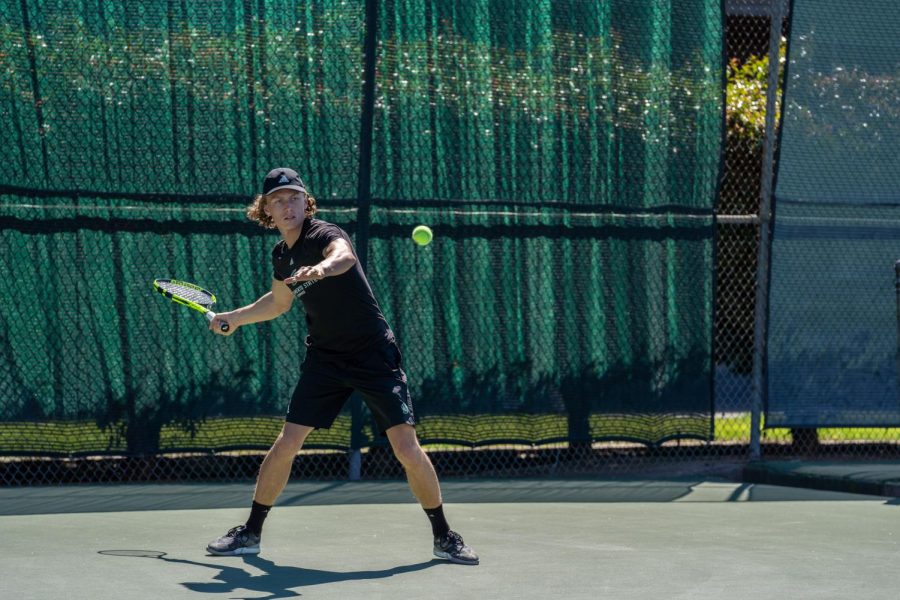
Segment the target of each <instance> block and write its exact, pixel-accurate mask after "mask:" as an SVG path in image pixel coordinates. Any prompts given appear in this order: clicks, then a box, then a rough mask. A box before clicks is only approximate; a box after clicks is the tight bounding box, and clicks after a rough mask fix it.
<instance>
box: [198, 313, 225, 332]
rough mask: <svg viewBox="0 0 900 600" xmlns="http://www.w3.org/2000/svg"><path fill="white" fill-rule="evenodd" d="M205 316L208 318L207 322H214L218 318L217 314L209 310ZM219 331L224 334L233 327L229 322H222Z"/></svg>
mask: <svg viewBox="0 0 900 600" xmlns="http://www.w3.org/2000/svg"><path fill="white" fill-rule="evenodd" d="M204 316H205V317H206V320H207V321H210V322H212V320H213V319H215V318H216V313H214V312H213V311H211V310H208V311H206V312H205V313H204ZM219 329H220V330H221V331H222V332H227V331H228V330H229V329H231V325H229V324H228V321H222V322H221V323H219Z"/></svg>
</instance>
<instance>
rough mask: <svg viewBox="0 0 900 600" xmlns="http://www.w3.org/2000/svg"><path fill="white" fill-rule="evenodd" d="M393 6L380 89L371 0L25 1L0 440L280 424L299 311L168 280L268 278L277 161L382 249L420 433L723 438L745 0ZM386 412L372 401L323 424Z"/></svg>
mask: <svg viewBox="0 0 900 600" xmlns="http://www.w3.org/2000/svg"><path fill="white" fill-rule="evenodd" d="M22 7H25V10H26V11H27V14H23V13H22ZM375 8H376V10H375V11H373V13H374V14H375V15H376V16H377V27H376V30H375V33H376V34H377V35H376V39H375V42H376V43H375V45H374V48H375V51H374V55H373V56H372V57H371V58H373V59H374V60H375V63H374V64H375V71H374V80H373V81H372V83H373V84H374V91H375V93H374V96H373V97H372V103H371V104H366V102H365V98H366V95H365V94H364V82H365V78H366V77H367V76H368V73H370V71H367V70H365V65H366V62H367V61H366V60H365V52H364V38H365V16H366V3H365V2H363V1H358V2H338V1H334V2H332V1H318V2H311V3H303V4H299V3H297V4H295V3H290V2H272V1H262V0H260V1H255V2H250V1H247V2H236V1H235V2H224V3H206V2H202V3H197V2H193V3H184V2H176V1H170V2H161V1H160V0H155V1H153V0H143V1H141V2H128V3H111V2H98V3H96V4H81V3H62V2H56V3H54V2H49V3H48V2H42V3H28V2H24V3H23V2H14V3H13V2H6V3H3V4H0V11H2V13H3V15H2V16H3V24H2V27H3V29H2V37H0V52H2V53H3V54H4V60H5V61H8V64H9V67H8V68H6V69H4V70H3V72H2V73H0V94H2V97H0V102H2V103H3V104H2V106H3V107H4V110H5V113H6V114H8V115H9V117H8V118H4V119H3V120H2V122H0V127H2V128H3V129H2V132H3V135H4V139H5V140H10V141H9V143H6V144H3V145H2V148H0V152H2V153H3V155H2V157H0V158H2V163H0V169H2V171H0V186H2V191H3V192H5V195H2V196H0V226H2V230H0V244H2V254H0V277H2V278H3V281H4V282H6V283H5V284H4V285H3V286H0V302H2V305H3V306H5V307H8V308H6V309H5V310H4V312H3V313H2V317H0V318H2V320H3V322H2V323H0V331H2V333H0V421H2V422H0V453H7V454H9V453H20V454H48V453H93V452H104V451H109V452H126V451H128V452H153V451H157V450H184V449H217V450H222V449H227V448H247V447H266V446H268V444H270V443H271V440H272V438H273V436H274V434H275V433H276V432H277V431H278V427H279V422H280V415H281V414H283V411H284V409H285V406H286V403H287V399H288V397H289V395H290V393H291V391H292V386H293V385H294V383H295V381H296V378H297V375H298V368H299V363H300V361H301V360H302V357H303V347H302V342H301V340H302V339H303V334H304V325H303V320H302V318H301V317H300V314H299V311H300V310H301V308H300V307H299V306H298V307H295V309H294V311H296V312H293V313H291V314H290V315H288V316H285V317H282V318H280V319H278V320H276V321H274V322H272V323H268V324H261V325H258V326H255V327H247V328H243V329H242V330H241V331H239V332H238V334H237V335H235V336H233V337H231V338H228V339H225V338H219V337H214V336H212V335H211V334H209V333H208V332H207V331H206V330H205V321H204V320H203V318H202V316H200V315H199V314H194V313H192V312H190V311H188V310H185V309H182V308H180V307H176V306H174V305H172V304H171V303H169V302H166V301H164V300H163V299H162V298H161V297H159V295H158V294H156V293H155V292H154V291H153V289H152V286H151V285H150V283H151V281H152V279H153V278H155V277H175V278H180V279H186V280H189V281H195V282H196V283H198V284H200V285H202V286H204V287H207V288H209V289H211V290H213V291H214V292H215V293H216V294H217V296H218V297H219V301H220V306H221V307H222V308H231V307H233V306H236V305H243V304H246V303H249V302H251V301H252V300H254V299H255V298H256V297H258V296H259V295H260V294H262V293H263V292H265V291H266V290H267V289H268V286H269V282H270V278H271V271H270V266H269V264H268V256H269V249H270V248H271V245H272V244H273V243H274V242H275V241H276V239H277V236H276V235H275V234H274V233H273V232H271V231H266V230H263V229H261V228H259V227H257V226H255V225H253V224H251V223H249V222H248V221H246V219H245V218H244V216H243V210H242V208H241V205H242V204H243V203H245V202H246V201H248V200H249V198H250V195H251V194H252V193H253V192H254V191H255V189H256V187H257V186H258V185H259V183H258V180H261V177H262V175H263V174H264V173H265V172H266V171H267V170H268V169H269V168H270V167H271V166H275V165H281V164H284V165H290V166H293V167H296V168H297V169H298V171H300V172H301V174H302V175H303V176H304V179H306V180H307V183H308V185H309V186H310V188H311V190H312V191H313V193H314V194H315V195H316V196H317V197H318V199H319V203H320V207H321V213H320V216H321V217H322V218H324V219H326V220H329V221H332V222H335V223H338V224H339V225H341V226H342V227H344V228H345V229H347V230H348V232H349V233H350V234H351V236H353V237H354V240H355V241H356V242H357V244H359V245H360V247H361V248H363V249H365V250H366V252H365V255H366V256H367V257H368V260H367V271H368V273H369V277H370V281H371V283H372V286H373V288H374V290H375V293H376V296H377V297H378V298H379V300H380V302H381V304H382V306H383V308H384V310H385V313H386V314H387V317H388V319H389V321H390V322H391V324H392V325H393V327H394V329H395V330H396V332H397V335H398V338H399V340H400V343H401V347H402V349H403V353H404V364H405V368H406V370H407V372H408V374H409V377H410V384H411V385H410V387H411V391H412V394H413V397H414V403H415V406H416V411H417V414H418V415H419V417H420V419H421V424H420V436H421V437H422V438H423V439H424V440H426V441H452V442H457V443H464V444H476V445H477V444H487V443H491V442H511V441H514V442H521V443H544V442H550V441H564V440H574V441H589V440H598V439H629V440H634V441H639V442H644V443H659V442H662V441H665V440H667V439H672V438H680V437H694V438H700V439H708V438H709V436H710V434H711V420H712V415H711V408H712V398H711V394H712V386H711V338H712V336H711V329H712V319H711V312H712V273H713V266H712V245H713V242H712V236H713V233H712V232H713V213H712V205H713V200H714V196H715V192H716V181H717V177H718V165H719V154H720V142H721V123H722V118H721V115H722V94H721V91H722V90H721V60H720V59H721V14H720V9H719V2H718V1H716V2H712V1H709V0H696V1H690V2H679V3H677V5H675V6H674V7H669V5H668V4H649V5H648V4H647V3H645V2H637V1H629V2H613V3H605V4H604V6H596V5H594V3H586V2H552V3H551V2H537V3H527V4H526V3H520V2H512V1H497V0H494V1H490V2H488V1H478V0H469V1H465V2H463V1H457V2H452V1H439V2H392V1H388V0H384V1H380V2H377V3H375ZM5 64H6V63H5ZM369 64H371V63H369ZM32 67H33V68H34V77H32V75H31V73H32ZM366 115H369V116H371V117H372V118H371V119H370V120H369V119H367V118H366ZM367 123H371V129H370V130H368V132H367V130H366V126H367V125H366V124H367ZM361 128H362V129H361ZM368 134H371V135H368ZM369 139H371V140H372V142H371V146H367V145H365V144H368V140H369ZM361 141H362V143H363V144H364V145H363V146H361V145H360V142H361ZM369 151H370V152H371V154H370V156H371V171H361V170H360V165H362V167H363V168H365V167H366V166H367V161H366V160H363V159H362V157H364V156H366V155H367V153H368V152H369ZM368 180H371V188H370V189H366V188H365V185H363V186H362V188H361V187H360V182H365V181H368ZM419 223H427V224H429V225H430V226H431V227H432V228H433V229H434V231H435V234H436V239H435V241H434V242H433V243H432V244H431V245H430V246H427V247H425V248H422V247H418V246H415V245H414V244H413V243H412V241H411V240H410V238H409V235H410V232H411V229H412V227H413V226H414V225H417V224H419ZM354 432H355V434H354ZM374 440H375V435H374V432H373V430H372V425H371V422H370V418H369V416H368V415H367V413H366V412H365V411H364V412H363V413H362V416H361V417H358V418H356V419H355V420H354V417H353V412H352V410H351V406H350V405H348V407H347V408H346V410H345V411H344V412H343V413H342V415H341V417H340V419H339V421H338V423H337V424H336V426H335V427H334V428H332V429H331V430H328V431H317V432H315V433H314V434H313V436H312V437H311V438H310V440H309V443H310V444H315V445H318V446H320V447H334V448H346V447H348V446H349V445H351V443H352V444H354V445H367V444H370V443H372V442H373V441H374Z"/></svg>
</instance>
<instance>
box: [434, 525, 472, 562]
mask: <svg viewBox="0 0 900 600" xmlns="http://www.w3.org/2000/svg"><path fill="white" fill-rule="evenodd" d="M434 555H435V556H437V557H438V558H446V559H447V560H449V561H451V562H455V563H458V564H461V565H477V564H478V555H477V554H475V551H474V550H472V549H471V548H469V547H468V546H466V543H465V542H464V541H463V539H462V536H461V535H459V534H458V533H456V532H455V531H448V532H447V533H445V534H444V535H442V536H440V537H436V538H434Z"/></svg>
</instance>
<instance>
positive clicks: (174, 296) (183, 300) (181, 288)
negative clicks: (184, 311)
mask: <svg viewBox="0 0 900 600" xmlns="http://www.w3.org/2000/svg"><path fill="white" fill-rule="evenodd" d="M153 288H154V289H155V290H156V291H157V292H159V293H160V294H162V295H163V296H165V297H166V298H168V299H169V300H171V301H172V302H175V303H176V304H180V305H182V306H187V307H188V308H192V309H194V310H196V311H198V312H201V313H203V316H204V317H206V320H207V321H209V322H210V323H212V322H213V321H214V320H215V319H216V313H214V312H213V311H211V310H210V309H211V308H212V307H213V305H214V304H215V303H216V296H215V294H213V293H212V292H210V291H209V290H205V289H203V288H202V287H200V286H198V285H194V284H193V283H188V282H186V281H178V280H176V279H155V280H154V281H153ZM219 329H220V330H221V331H222V333H228V332H229V331H230V330H231V326H230V325H229V324H228V322H227V321H224V320H222V319H219Z"/></svg>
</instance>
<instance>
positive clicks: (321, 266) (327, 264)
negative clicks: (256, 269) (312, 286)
mask: <svg viewBox="0 0 900 600" xmlns="http://www.w3.org/2000/svg"><path fill="white" fill-rule="evenodd" d="M322 254H323V255H324V257H325V258H324V259H323V260H322V261H321V262H319V263H318V264H315V265H312V266H311V267H300V268H299V269H297V270H296V271H294V273H293V274H292V275H291V276H290V277H288V278H286V279H285V280H284V282H285V283H288V284H290V283H297V282H298V281H313V280H316V279H323V278H325V277H334V276H335V275H342V274H343V273H346V272H347V271H349V270H350V269H351V268H352V267H353V265H354V264H356V255H355V254H354V253H353V248H352V247H351V246H350V242H348V241H347V240H345V239H344V238H337V239H335V240H333V241H332V242H331V243H330V244H328V246H326V247H325V250H324V251H323V252H322Z"/></svg>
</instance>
